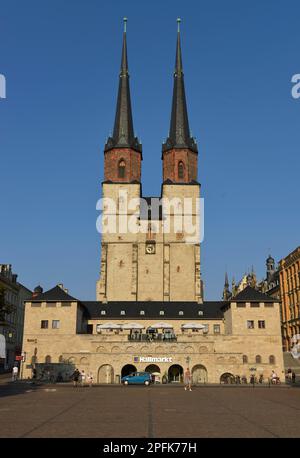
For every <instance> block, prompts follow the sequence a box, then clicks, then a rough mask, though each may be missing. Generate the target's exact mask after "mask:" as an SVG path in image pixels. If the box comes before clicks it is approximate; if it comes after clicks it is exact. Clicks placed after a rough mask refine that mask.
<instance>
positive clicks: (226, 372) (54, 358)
mask: <svg viewBox="0 0 300 458" xmlns="http://www.w3.org/2000/svg"><path fill="white" fill-rule="evenodd" d="M173 85H174V86H173V99H172V109H171V120H170V130H169V135H168V138H167V139H166V140H165V142H164V143H163V144H162V156H161V158H162V177H163V178H162V184H161V195H160V196H156V197H153V196H143V194H142V159H143V153H142V145H141V143H140V141H139V139H138V138H137V136H136V135H135V132H134V126H133V116H132V108H131V99H130V88H129V71H128V58H127V32H126V22H125V29H124V33H123V46H122V58H121V70H120V75H119V90H118V97H117V107H116V115H115V123H114V129H113V134H112V135H111V136H110V137H109V138H108V139H107V142H106V144H105V146H104V181H103V182H102V197H103V209H102V210H103V214H102V220H101V228H102V236H101V266H100V277H99V280H98V281H97V285H96V301H85V300H81V299H78V298H75V297H73V296H71V295H69V293H68V291H66V290H65V289H64V288H63V286H62V285H58V286H55V287H54V288H52V289H51V290H49V291H46V292H43V290H42V288H40V287H38V288H37V289H36V290H35V292H34V295H33V297H32V298H31V299H29V300H28V301H26V303H25V328H24V340H23V351H24V352H25V353H26V360H25V361H24V362H23V367H22V370H21V372H22V376H23V377H24V378H27V377H31V375H32V369H33V368H35V369H37V372H38V373H42V371H44V372H45V371H46V372H47V371H49V372H51V373H52V374H53V376H54V375H55V376H57V375H58V374H60V375H61V376H62V378H64V379H66V378H67V377H68V376H69V374H71V373H72V372H73V371H74V369H75V367H77V368H78V369H79V370H80V371H82V370H84V371H85V372H86V373H92V374H93V377H94V380H95V382H98V383H120V381H121V378H122V377H123V376H124V375H127V374H129V373H131V372H133V371H136V370H138V371H150V372H152V373H153V374H154V375H155V378H156V381H157V382H168V383H180V382H182V379H183V372H184V370H185V368H187V367H189V368H190V370H191V372H192V377H193V383H195V384H202V383H220V382H224V383H227V382H228V381H229V382H230V381H232V380H233V379H234V377H236V376H237V375H239V376H240V377H243V376H245V377H247V378H248V380H249V377H250V375H252V374H254V375H256V376H257V378H258V377H259V376H260V375H263V377H264V379H265V380H267V379H268V377H270V374H271V372H272V370H275V372H277V374H278V375H279V377H280V378H281V380H284V373H283V371H284V366H283V355H282V343H281V332H280V308H279V305H280V304H279V302H278V300H277V299H274V298H272V297H270V296H268V295H267V294H263V293H261V292H259V291H256V290H255V289H254V288H252V287H251V286H247V287H246V288H245V289H244V290H243V291H241V292H240V293H238V294H237V295H235V296H232V297H230V299H228V300H223V301H217V302H215V301H214V302H212V301H205V300H204V294H203V284H202V280H201V274H200V266H201V264H200V236H201V234H200V232H201V229H200V228H201V225H202V223H203V215H201V211H199V208H200V207H201V204H200V203H199V202H200V183H199V182H198V177H197V170H198V145H197V143H196V141H195V139H194V138H193V137H192V136H191V132H190V128H189V120H188V110H187V103H186V96H185V86H184V73H183V64H182V53H181V36H180V29H179V23H178V31H177V43H176V57H175V70H174V82H173ZM183 220H184V224H183V223H182V221H183ZM187 221H188V223H186V222H187ZM128 222H130V224H129V223H128ZM124 224H125V226H126V227H125V229H124ZM191 228H192V229H193V230H194V232H193V231H191V230H190V229H191ZM195 234H196V235H195Z"/></svg>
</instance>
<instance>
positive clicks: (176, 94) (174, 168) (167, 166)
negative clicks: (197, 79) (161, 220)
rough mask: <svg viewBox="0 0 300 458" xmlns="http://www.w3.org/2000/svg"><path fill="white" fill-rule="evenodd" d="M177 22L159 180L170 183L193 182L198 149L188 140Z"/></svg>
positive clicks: (189, 135) (192, 140)
mask: <svg viewBox="0 0 300 458" xmlns="http://www.w3.org/2000/svg"><path fill="white" fill-rule="evenodd" d="M179 24H180V19H178V31H177V46H176V59H175V70H174V88H173V100H172V113H171V122H170V132H169V136H168V138H167V140H166V142H165V143H164V144H163V146H162V159H163V179H164V181H166V180H170V181H172V182H173V183H192V182H196V181H197V162H198V147H197V144H196V142H195V139H194V138H193V137H191V134H190V128H189V120H188V113H187V106H186V98H185V88H184V78H183V67H182V57H181V46H180V29H179Z"/></svg>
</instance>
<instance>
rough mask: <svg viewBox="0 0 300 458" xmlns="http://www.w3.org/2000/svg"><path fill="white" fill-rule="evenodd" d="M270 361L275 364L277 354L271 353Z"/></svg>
mask: <svg viewBox="0 0 300 458" xmlns="http://www.w3.org/2000/svg"><path fill="white" fill-rule="evenodd" d="M269 363H270V364H275V356H274V355H270V356H269Z"/></svg>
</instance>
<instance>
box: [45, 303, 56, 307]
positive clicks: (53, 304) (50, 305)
mask: <svg viewBox="0 0 300 458" xmlns="http://www.w3.org/2000/svg"><path fill="white" fill-rule="evenodd" d="M46 307H56V302H47V304H46Z"/></svg>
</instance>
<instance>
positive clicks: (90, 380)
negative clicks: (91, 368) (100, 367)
mask: <svg viewBox="0 0 300 458" xmlns="http://www.w3.org/2000/svg"><path fill="white" fill-rule="evenodd" d="M87 382H88V384H89V387H90V388H91V387H92V386H93V374H92V373H91V372H90V373H89V374H88V376H87Z"/></svg>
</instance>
